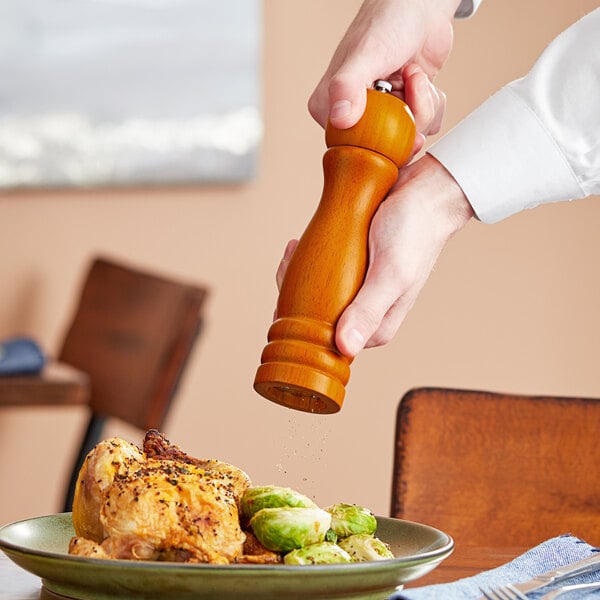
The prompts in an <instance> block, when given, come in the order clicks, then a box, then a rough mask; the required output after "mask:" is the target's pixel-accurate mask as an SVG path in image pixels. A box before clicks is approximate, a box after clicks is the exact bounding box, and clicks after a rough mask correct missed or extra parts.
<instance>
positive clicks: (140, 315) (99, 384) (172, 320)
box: [58, 257, 208, 510]
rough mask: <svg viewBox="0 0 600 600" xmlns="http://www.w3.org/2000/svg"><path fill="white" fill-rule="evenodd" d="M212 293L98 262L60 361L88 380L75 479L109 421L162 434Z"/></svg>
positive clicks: (69, 495) (86, 283)
mask: <svg viewBox="0 0 600 600" xmlns="http://www.w3.org/2000/svg"><path fill="white" fill-rule="evenodd" d="M207 292H208V290H207V289H206V288H204V287H199V286H196V285H189V284H186V283H182V282H179V281H174V280H172V279H169V278H166V277H162V276H160V275H157V274H151V273H148V272H145V271H141V270H138V269H136V268H132V267H130V266H126V265H123V264H119V263H115V262H113V261H111V260H108V259H106V258H102V257H100V258H96V259H95V260H94V261H93V262H92V265H91V267H90V269H89V272H88V274H87V277H86V278H85V281H84V285H83V289H82V291H81V294H80V298H79V303H78V305H77V307H76V309H75V313H74V316H73V319H72V321H71V324H70V326H69V328H68V330H67V333H66V336H65V338H64V341H63V344H62V348H61V350H60V353H59V356H58V359H59V360H60V361H61V362H64V363H67V364H70V365H72V366H74V367H76V368H78V369H79V370H81V371H84V372H86V373H87V374H88V376H89V380H90V399H89V405H90V409H91V417H90V422H89V424H88V429H87V432H86V434H85V435H84V438H83V440H82V444H81V448H80V452H79V456H78V457H77V460H76V464H75V465H74V467H73V473H72V478H71V483H70V485H69V491H68V492H67V499H66V501H65V510H70V504H71V500H72V492H73V489H74V485H75V481H76V477H77V473H78V472H79V468H80V467H81V464H82V463H83V459H84V458H85V455H86V454H87V453H88V452H89V450H90V449H91V448H92V447H93V446H94V445H95V444H96V443H97V442H98V441H99V440H100V438H101V432H102V426H103V424H104V421H105V420H106V418H109V417H110V418H112V417H114V418H117V419H120V420H122V421H124V422H126V423H129V424H131V425H133V426H135V427H138V428H139V429H141V430H147V429H151V428H156V429H160V428H161V425H162V423H163V420H164V418H165V416H166V415H167V412H168V410H169V407H170V405H171V401H172V399H173V397H174V394H175V391H176V388H177V385H178V382H179V380H180V377H181V375H182V373H183V370H184V368H185V365H186V362H187V359H188V356H189V354H190V352H191V350H192V347H193V345H194V342H195V340H196V339H197V336H198V332H199V330H200V327H201V323H202V319H203V315H202V311H201V309H202V306H203V304H204V301H205V298H206V295H207Z"/></svg>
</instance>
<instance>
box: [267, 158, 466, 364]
mask: <svg viewBox="0 0 600 600" xmlns="http://www.w3.org/2000/svg"><path fill="white" fill-rule="evenodd" d="M472 216H473V209H472V208H471V205H470V204H469V202H468V201H467V199H466V197H465V195H464V193H463V191H462V189H461V188H460V186H459V185H458V183H456V181H455V180H454V178H453V177H452V176H451V175H450V173H448V171H446V169H445V168H444V167H443V166H442V165H441V164H440V163H439V162H438V161H437V160H436V159H435V158H433V157H432V156H430V155H428V154H426V155H425V156H423V157H422V158H421V159H419V160H417V161H416V162H414V163H412V164H411V165H409V166H408V167H405V168H404V169H401V171H400V176H399V178H398V181H397V183H396V184H395V185H394V187H393V188H392V190H391V191H390V193H389V195H388V197H387V198H386V199H385V200H384V201H383V203H382V204H381V205H380V206H379V209H378V210H377V212H376V213H375V216H374V217H373V221H372V222H371V228H370V232H369V267H368V269H367V273H366V276H365V280H364V282H363V285H362V287H361V288H360V290H359V291H358V293H357V295H356V296H355V298H354V300H353V301H352V302H351V303H350V304H349V305H348V306H347V307H346V309H345V310H344V312H343V313H342V315H341V316H340V318H339V320H338V323H337V326H336V332H335V343H336V346H337V348H338V350H339V351H340V352H341V353H342V354H344V355H346V356H350V357H352V356H356V355H357V354H358V353H359V352H360V351H361V350H362V349H363V348H370V347H374V346H382V345H384V344H387V343H388V342H389V341H390V340H391V339H392V338H393V337H394V335H395V334H396V332H397V331H398V329H399V327H400V325H401V324H402V322H403V320H404V318H405V317H406V315H407V313H408V311H409V310H410V309H411V307H412V306H413V304H414V302H415V300H416V299H417V296H418V295H419V292H420V291H421V289H422V288H423V286H424V285H425V282H426V281H427V279H428V277H429V274H430V273H431V270H432V269H433V266H434V264H435V262H436V260H437V258H438V256H439V254H440V252H441V250H442V248H443V247H444V245H445V244H446V242H447V241H448V240H449V239H450V237H451V236H452V235H453V234H454V233H455V232H457V231H458V230H460V229H461V228H462V227H463V226H464V225H465V224H466V223H467V222H468V221H469V219H470V218H471V217H472ZM297 243H298V242H297V240H291V241H290V242H288V244H287V247H286V249H285V253H284V256H283V258H282V259H281V262H280V264H279V268H278V269H277V275H276V279H277V286H278V288H281V284H282V282H283V278H284V276H285V272H286V269H287V265H288V263H289V260H290V258H291V256H292V254H293V253H294V250H295V248H296V245H297Z"/></svg>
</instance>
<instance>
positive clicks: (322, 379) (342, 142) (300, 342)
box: [254, 81, 416, 414]
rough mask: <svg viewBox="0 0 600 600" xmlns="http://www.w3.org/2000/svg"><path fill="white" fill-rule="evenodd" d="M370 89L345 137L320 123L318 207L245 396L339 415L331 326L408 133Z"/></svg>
mask: <svg viewBox="0 0 600 600" xmlns="http://www.w3.org/2000/svg"><path fill="white" fill-rule="evenodd" d="M390 90H391V85H390V84H389V83H388V82H387V81H376V82H375V84H374V89H369V90H367V107H366V110H365V113H364V115H363V116H362V118H361V119H360V121H359V122H358V123H357V124H356V125H354V126H353V127H351V128H349V129H335V128H334V127H332V126H331V125H329V124H328V126H327V129H326V133H325V141H326V144H327V147H328V148H329V149H328V150H327V151H326V152H325V155H324V156H323V173H324V185H323V193H322V196H321V200H320V202H319V205H318V207H317V210H316V212H315V214H314V215H313V217H312V219H311V221H310V223H309V224H308V226H307V228H306V230H305V231H304V233H303V234H302V237H301V238H300V240H299V242H298V246H297V247H296V250H295V252H294V254H293V256H292V258H291V260H290V263H289V266H288V269H287V271H286V274H285V278H284V280H283V282H282V285H281V290H280V293H279V299H278V303H277V320H275V321H274V322H273V324H272V325H271V327H270V329H269V333H268V343H267V345H266V346H265V348H264V350H263V353H262V356H261V365H260V366H259V368H258V370H257V372H256V377H255V380H254V389H255V390H256V391H257V392H258V393H259V394H261V395H262V396H264V397H265V398H268V399H269V400H272V401H273V402H276V403H278V404H282V405H284V406H287V407H288V408H294V409H297V410H302V411H305V412H312V413H319V414H327V413H335V412H337V411H339V410H340V408H341V407H342V404H343V402H344V396H345V386H346V384H347V383H348V380H349V377H350V364H351V362H352V359H351V358H348V357H346V356H343V355H342V354H341V353H340V352H339V351H338V350H337V348H336V346H335V326H336V323H337V321H338V319H339V317H340V315H341V314H342V312H343V311H344V309H345V308H346V306H348V304H350V302H351V301H352V299H353V298H354V296H355V295H356V293H357V292H358V290H359V289H360V286H361V285H362V282H363V279H364V276H365V272H366V269H367V265H368V250H367V243H368V235H369V226H370V223H371V219H372V218H373V215H374V214H375V211H376V210H377V208H378V206H379V204H380V203H381V202H382V201H383V199H384V198H385V196H386V194H387V193H388V191H389V189H390V188H391V186H392V185H393V184H394V183H395V181H396V179H397V177H398V168H399V167H401V166H402V165H403V164H405V163H406V162H407V161H408V159H409V157H410V155H411V152H412V147H413V144H414V139H415V133H416V132H415V125H414V120H413V117H412V114H411V112H410V110H409V108H408V107H407V106H406V104H405V103H404V102H402V100H400V99H399V98H397V97H396V96H393V95H392V94H390V93H387V92H389V91H390Z"/></svg>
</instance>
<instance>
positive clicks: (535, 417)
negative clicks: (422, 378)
mask: <svg viewBox="0 0 600 600" xmlns="http://www.w3.org/2000/svg"><path fill="white" fill-rule="evenodd" d="M599 441H600V400H598V399H592V398H564V397H548V396H525V395H517V394H501V393H491V392H479V391H470V390H454V389H436V388H421V389H413V390H411V391H409V392H408V393H406V395H405V396H404V397H403V398H402V400H401V401H400V404H399V406H398V412H397V421H396V445H395V453H394V468H393V484H392V506H391V515H392V516H393V517H397V518H404V519H409V520H413V521H419V522H423V523H426V524H428V525H432V526H434V527H438V528H440V529H442V530H443V531H445V532H446V533H448V534H450V535H451V536H452V537H454V539H455V541H456V546H457V548H460V547H461V546H481V547H484V546H487V547H498V546H504V547H511V546H514V547H530V546H533V545H536V544H538V543H540V542H541V541H543V540H545V539H548V538H551V537H554V536H557V535H561V534H564V533H571V534H573V535H575V536H579V537H581V538H583V539H585V540H586V541H587V542H589V543H590V544H600V444H599Z"/></svg>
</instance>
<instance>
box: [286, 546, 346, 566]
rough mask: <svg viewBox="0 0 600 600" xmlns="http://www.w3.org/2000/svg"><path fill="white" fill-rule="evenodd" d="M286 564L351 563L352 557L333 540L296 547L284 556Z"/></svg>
mask: <svg viewBox="0 0 600 600" xmlns="http://www.w3.org/2000/svg"><path fill="white" fill-rule="evenodd" d="M283 562H284V563H285V564H286V565H328V564H333V563H349V562H352V557H351V556H350V555H349V554H348V553H347V552H346V551H345V550H343V549H342V548H340V547H339V546H338V545H337V544H334V543H333V542H321V543H320V544H310V545H309V546H303V547H302V548H296V549H295V550H292V551H291V552H288V553H287V554H286V555H285V556H284V557H283Z"/></svg>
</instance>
